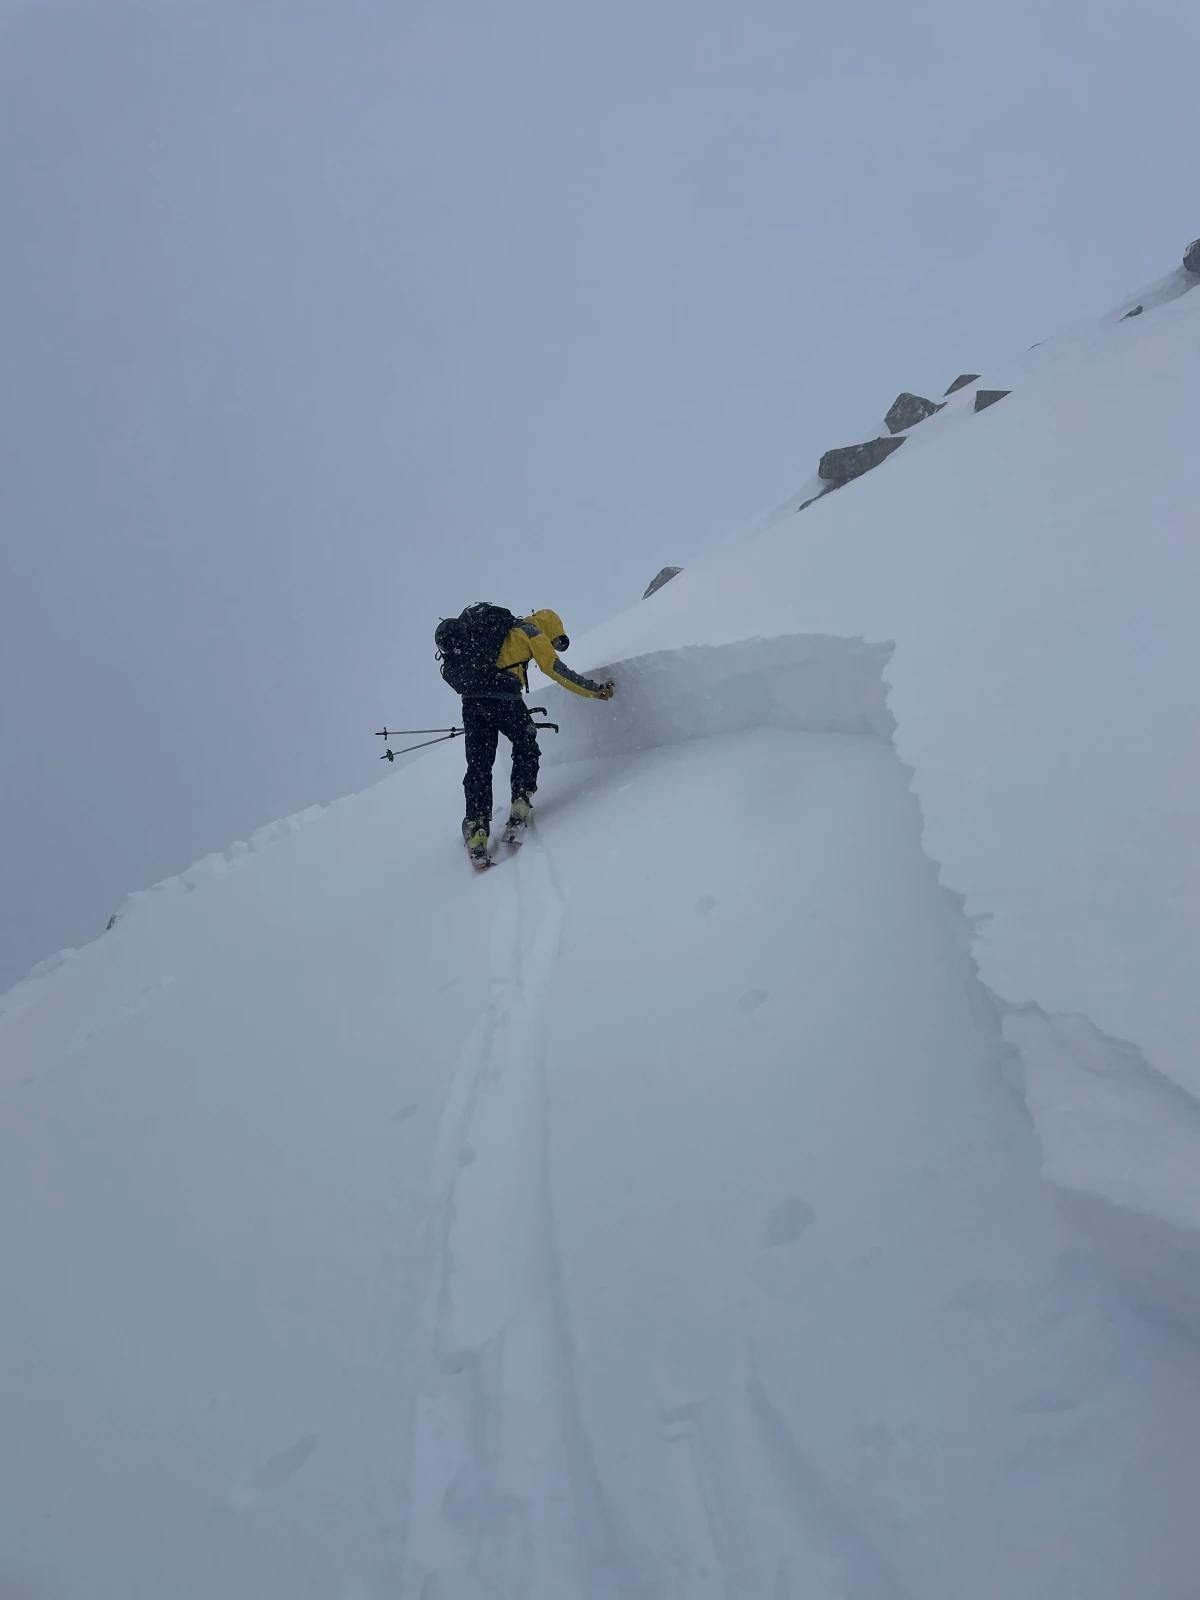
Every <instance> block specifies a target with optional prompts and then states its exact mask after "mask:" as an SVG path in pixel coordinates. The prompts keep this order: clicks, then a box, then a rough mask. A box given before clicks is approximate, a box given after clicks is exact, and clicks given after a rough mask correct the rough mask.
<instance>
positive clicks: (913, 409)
mask: <svg viewBox="0 0 1200 1600" xmlns="http://www.w3.org/2000/svg"><path fill="white" fill-rule="evenodd" d="M941 409H942V407H941V406H940V405H939V404H938V402H937V401H936V400H926V399H925V397H924V396H923V395H919V394H909V392H908V390H907V389H906V390H905V391H904V393H903V394H898V395H897V396H896V398H895V399H894V400H893V401H892V408H891V410H890V411H889V412H888V414H887V416H886V417H885V418H884V419H883V420H884V422H885V423H886V424H887V431H888V432H889V433H903V432H904V430H905V428H915V427H916V425H917V423H918V422H924V421H925V418H926V417H932V416H933V415H934V413H935V412H937V411H940V410H941Z"/></svg>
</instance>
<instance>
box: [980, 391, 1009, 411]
mask: <svg viewBox="0 0 1200 1600" xmlns="http://www.w3.org/2000/svg"><path fill="white" fill-rule="evenodd" d="M1011 393H1012V390H1011V389H976V391H975V409H976V411H986V410H987V408H988V407H989V406H994V405H995V404H996V401H997V400H1003V399H1004V396H1005V395H1006V394H1011Z"/></svg>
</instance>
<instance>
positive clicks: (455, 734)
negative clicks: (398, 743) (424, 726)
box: [379, 728, 463, 761]
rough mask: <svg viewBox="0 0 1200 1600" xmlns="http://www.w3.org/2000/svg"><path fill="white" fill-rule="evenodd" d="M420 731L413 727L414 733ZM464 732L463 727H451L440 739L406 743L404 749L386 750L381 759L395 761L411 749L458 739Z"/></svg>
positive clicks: (422, 748)
mask: <svg viewBox="0 0 1200 1600" xmlns="http://www.w3.org/2000/svg"><path fill="white" fill-rule="evenodd" d="M419 731H420V730H419V729H417V728H414V729H413V732H414V733H417V732H419ZM462 733H463V730H462V728H451V729H450V731H449V733H444V734H443V735H442V736H441V738H440V739H423V740H422V741H421V743H420V744H408V745H405V747H404V749H403V750H385V751H384V752H383V754H382V755H381V756H380V758H379V759H380V761H395V759H396V757H397V756H406V755H408V753H409V752H410V751H411V750H427V749H428V748H429V746H430V745H431V744H446V743H447V742H448V741H449V740H451V739H458V738H460V737H461V736H462Z"/></svg>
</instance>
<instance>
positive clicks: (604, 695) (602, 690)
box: [596, 678, 613, 700]
mask: <svg viewBox="0 0 1200 1600" xmlns="http://www.w3.org/2000/svg"><path fill="white" fill-rule="evenodd" d="M612 697H613V686H612V679H611V678H610V679H609V681H608V682H607V683H602V684H601V685H600V687H599V688H598V689H597V690H596V699H597V700H611V699H612Z"/></svg>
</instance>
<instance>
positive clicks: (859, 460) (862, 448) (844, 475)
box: [817, 438, 904, 488]
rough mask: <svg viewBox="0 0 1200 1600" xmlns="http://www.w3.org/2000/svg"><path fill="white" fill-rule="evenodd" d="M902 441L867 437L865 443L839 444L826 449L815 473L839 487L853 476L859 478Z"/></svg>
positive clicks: (887, 455)
mask: <svg viewBox="0 0 1200 1600" xmlns="http://www.w3.org/2000/svg"><path fill="white" fill-rule="evenodd" d="M903 443H904V440H903V438H900V439H868V440H867V441H866V443H865V444H847V445H841V446H839V447H838V448H837V449H836V450H826V452H825V454H824V455H823V456H822V457H821V461H820V465H819V466H818V467H817V473H818V475H819V476H820V477H822V478H824V480H825V482H826V483H832V484H833V485H834V486H835V487H838V488H840V487H841V485H842V484H843V483H849V482H851V480H852V479H854V478H861V477H862V475H863V473H864V472H870V470H871V468H872V467H877V466H878V465H879V463H880V462H881V461H886V460H887V458H888V457H889V456H890V455H891V453H892V451H893V450H899V448H900V446H901V445H902V444H903Z"/></svg>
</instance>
